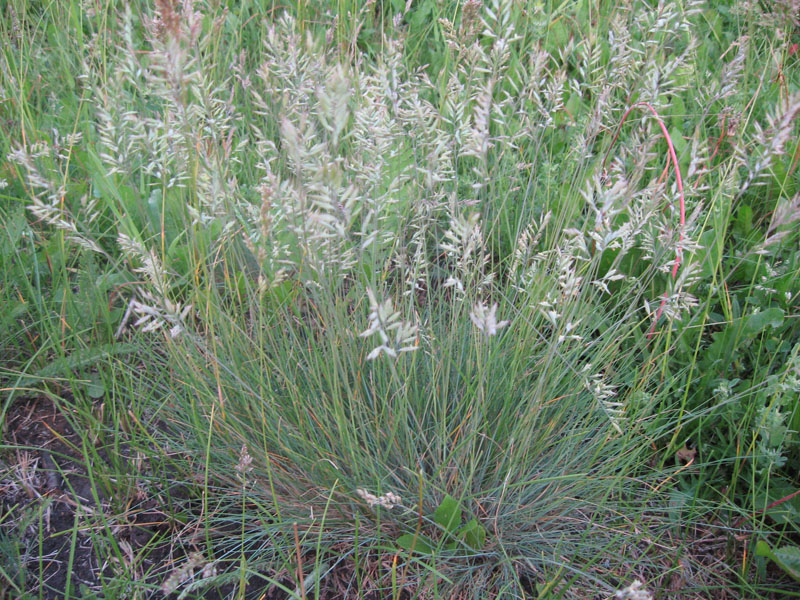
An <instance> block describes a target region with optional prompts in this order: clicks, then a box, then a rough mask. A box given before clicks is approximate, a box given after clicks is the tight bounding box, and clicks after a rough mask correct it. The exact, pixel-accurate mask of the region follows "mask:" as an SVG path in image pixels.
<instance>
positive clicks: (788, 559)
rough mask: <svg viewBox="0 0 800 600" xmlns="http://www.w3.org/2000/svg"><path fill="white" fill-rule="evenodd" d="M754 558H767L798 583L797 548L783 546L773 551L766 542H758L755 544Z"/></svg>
mask: <svg viewBox="0 0 800 600" xmlns="http://www.w3.org/2000/svg"><path fill="white" fill-rule="evenodd" d="M756 556H764V557H766V558H769V559H770V560H771V561H773V562H774V563H775V564H777V565H778V566H779V567H780V568H781V569H783V570H784V571H785V572H786V574H787V575H789V576H790V577H792V579H796V580H797V581H800V548H798V547H797V546H783V547H781V548H778V549H777V550H774V551H773V550H772V548H770V545H769V544H767V542H765V541H764V540H759V541H758V543H757V544H756Z"/></svg>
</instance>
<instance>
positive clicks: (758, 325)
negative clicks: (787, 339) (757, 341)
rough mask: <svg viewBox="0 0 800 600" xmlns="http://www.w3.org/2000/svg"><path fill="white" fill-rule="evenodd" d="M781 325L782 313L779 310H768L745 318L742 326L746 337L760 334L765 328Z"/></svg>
mask: <svg viewBox="0 0 800 600" xmlns="http://www.w3.org/2000/svg"><path fill="white" fill-rule="evenodd" d="M782 324H783V311H782V310H781V309H780V308H768V309H767V310H762V311H761V312H757V313H756V314H754V315H750V316H749V317H747V321H746V322H745V324H744V331H745V334H746V335H749V336H753V335H756V334H758V333H761V331H763V330H764V329H766V328H767V326H771V327H780V326H781V325H782Z"/></svg>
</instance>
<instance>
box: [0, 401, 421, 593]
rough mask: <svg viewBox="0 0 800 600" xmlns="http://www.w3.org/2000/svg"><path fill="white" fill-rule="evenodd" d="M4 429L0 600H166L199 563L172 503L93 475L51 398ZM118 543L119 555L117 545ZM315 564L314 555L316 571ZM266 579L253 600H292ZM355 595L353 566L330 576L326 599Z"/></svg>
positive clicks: (31, 405) (19, 405)
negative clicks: (165, 506)
mask: <svg viewBox="0 0 800 600" xmlns="http://www.w3.org/2000/svg"><path fill="white" fill-rule="evenodd" d="M64 404H65V405H68V401H64ZM0 426H2V433H3V440H2V444H0V600H5V599H12V598H13V599H24V600H27V599H29V598H30V599H33V598H37V599H44V600H56V599H62V598H120V599H121V598H125V599H127V598H164V597H166V596H165V593H164V591H163V590H162V586H163V585H164V584H165V583H167V582H168V581H169V580H170V577H172V578H173V579H175V578H177V577H178V576H179V575H180V572H181V570H180V569H176V568H175V567H176V566H180V565H184V566H185V565H187V563H191V560H187V558H188V557H190V556H191V555H192V554H193V553H194V552H196V551H197V550H198V548H197V547H196V546H195V547H193V546H192V545H191V543H189V544H184V543H183V542H181V541H180V540H181V539H184V538H186V537H187V535H186V530H187V527H186V524H185V520H186V519H185V520H184V522H178V521H175V520H174V519H171V518H170V517H169V515H168V514H167V513H166V512H164V511H162V510H161V507H160V505H159V504H160V502H163V496H161V497H160V498H161V499H159V497H152V495H151V497H148V494H144V493H142V490H141V489H140V488H139V487H137V486H136V484H133V485H132V486H131V494H130V495H131V497H130V498H110V497H108V496H107V494H105V493H104V492H103V491H102V482H98V481H94V482H93V481H92V478H91V476H90V475H91V474H90V473H89V471H88V470H87V468H86V464H87V459H86V457H85V454H86V448H85V447H84V448H82V441H81V436H79V435H78V434H77V433H76V432H75V431H74V430H73V428H72V427H71V426H70V424H69V421H68V419H66V418H65V417H64V415H63V414H62V412H61V411H60V410H59V409H58V407H57V406H56V405H55V404H54V403H53V402H52V401H51V400H49V399H47V398H46V397H41V396H40V397H35V398H27V399H22V400H17V401H16V402H15V403H14V404H13V405H12V406H11V407H10V408H9V410H8V413H7V414H6V419H5V423H4V424H0ZM92 451H93V454H92V453H90V456H93V458H92V459H91V460H92V461H96V460H103V461H108V460H109V459H110V457H109V455H108V451H107V450H106V449H103V448H101V447H99V445H97V446H96V447H95V448H93V449H92ZM126 454H127V449H126V448H125V446H124V445H122V446H121V447H119V449H118V456H117V458H118V459H119V460H133V459H132V458H130V457H128V456H126ZM115 488H117V489H118V488H119V486H118V485H115ZM168 494H169V497H170V502H172V503H173V509H174V508H175V506H176V505H179V506H181V510H182V511H183V512H184V513H189V514H190V515H191V516H190V517H189V518H188V520H189V521H192V518H195V519H197V520H199V507H198V505H197V503H196V502H193V499H192V497H191V496H192V495H191V493H190V490H189V489H187V488H186V487H185V486H181V485H176V486H174V487H173V488H172V489H170V490H169V491H168ZM195 497H196V494H195ZM193 508H194V510H193ZM192 513H194V514H192ZM197 520H196V521H195V522H197ZM109 530H110V533H111V535H109ZM110 537H113V539H114V540H115V545H116V548H112V547H110V545H109V538H110ZM188 537H190V538H191V537H193V536H191V535H190V536H188ZM313 562H314V559H313V557H308V561H307V564H313ZM202 567H203V565H202V564H201V565H198V566H196V567H195V568H194V569H191V571H190V573H191V575H192V576H193V577H194V578H199V577H201V574H202ZM185 573H186V569H185V568H184V574H185ZM131 579H135V580H137V590H136V591H134V590H132V589H130V588H128V589H126V588H125V587H124V585H125V582H128V581H130V580H131ZM258 579H259V578H251V582H250V583H249V584H248V585H247V587H246V590H245V594H244V597H245V598H253V599H256V598H257V599H259V600H282V599H284V598H290V597H292V596H291V595H290V594H287V593H286V592H285V591H283V590H281V589H280V587H279V586H276V585H274V584H270V583H268V582H267V581H266V580H265V579H261V580H258ZM271 581H273V582H274V581H277V582H278V583H279V584H280V585H281V586H283V587H284V588H288V589H290V590H293V589H295V587H296V582H295V580H294V578H293V577H291V576H289V574H288V573H285V572H284V573H282V574H281V573H272V574H271ZM376 587H377V586H376ZM184 589H185V588H184V587H180V586H179V587H178V590H177V591H176V592H174V593H172V594H169V595H168V597H172V598H177V597H178V596H179V595H181V592H183V591H184ZM142 590H144V591H142ZM238 592H239V590H238V588H237V587H235V586H234V584H227V585H220V586H218V587H216V588H212V587H210V586H206V587H201V588H198V589H197V590H196V591H194V592H190V593H188V594H185V595H182V597H184V598H210V599H217V598H218V599H222V598H233V597H237V598H239V597H240V596H239V595H238ZM352 592H353V567H352V565H347V564H344V563H343V564H342V565H341V566H339V567H337V568H335V569H334V570H333V571H332V572H331V573H329V574H328V575H327V576H326V577H325V579H324V581H323V582H322V585H321V587H320V595H319V597H320V598H321V599H322V600H345V598H348V597H353V593H352ZM359 597H361V598H364V599H365V600H383V599H384V598H389V597H391V594H390V593H389V594H387V593H386V591H372V592H368V593H364V592H363V590H362V593H361V594H360V595H359ZM400 597H401V598H403V599H404V600H406V599H408V598H409V597H410V594H408V593H407V590H402V593H401V594H400Z"/></svg>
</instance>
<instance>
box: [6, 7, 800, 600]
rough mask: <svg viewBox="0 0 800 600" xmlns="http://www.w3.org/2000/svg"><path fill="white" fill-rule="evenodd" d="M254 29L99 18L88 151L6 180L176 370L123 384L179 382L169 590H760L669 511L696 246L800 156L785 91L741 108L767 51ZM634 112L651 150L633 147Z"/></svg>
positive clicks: (620, 31)
mask: <svg viewBox="0 0 800 600" xmlns="http://www.w3.org/2000/svg"><path fill="white" fill-rule="evenodd" d="M245 4H247V7H246V8H243V9H242V10H243V11H244V13H246V12H247V11H250V12H251V13H252V14H251V19H252V20H253V21H252V22H253V26H248V25H247V24H246V23H244V22H243V18H242V17H241V15H234V14H233V11H232V10H230V11H229V10H227V9H223V8H221V6H220V3H219V2H214V1H211V0H209V1H208V2H200V1H197V2H193V1H191V0H184V1H183V2H180V3H178V2H173V1H172V0H157V1H156V2H155V5H154V7H153V8H150V7H149V6H148V7H144V6H139V5H138V4H136V3H125V4H123V5H120V6H115V5H109V7H108V8H107V9H104V12H103V13H102V14H103V15H105V17H104V18H107V19H108V20H109V22H110V23H112V24H109V25H107V27H108V29H107V30H104V31H95V32H94V35H92V36H91V38H90V39H89V40H88V42H87V43H86V44H85V45H84V46H83V47H82V48H81V49H79V50H76V52H78V53H79V54H78V56H79V69H80V74H79V76H78V77H77V78H76V81H75V85H76V86H77V89H78V90H79V93H80V96H81V98H82V99H83V100H82V106H85V108H84V109H83V110H82V111H81V112H80V114H79V116H78V117H77V119H76V125H75V131H72V132H71V133H70V135H69V136H68V137H66V138H64V139H63V140H62V143H61V145H60V146H59V147H58V148H56V147H55V146H54V145H53V144H52V143H47V142H45V141H36V142H25V141H23V140H19V141H17V142H16V143H15V145H14V146H13V147H12V148H11V149H10V151H9V159H10V161H12V162H13V164H14V165H15V169H16V172H18V173H19V176H20V182H21V183H20V185H21V186H24V190H25V192H26V197H27V203H28V204H27V206H28V209H29V214H30V215H32V218H33V219H35V220H36V222H37V226H39V227H42V228H50V229H49V230H50V231H51V232H53V234H54V235H55V234H58V235H61V236H63V239H64V240H65V243H66V244H71V245H72V247H74V251H75V252H77V253H85V254H90V255H94V256H95V257H96V260H98V261H102V262H103V263H104V264H106V265H110V266H109V268H110V269H112V270H114V271H115V272H116V273H118V274H119V276H120V277H121V278H123V279H124V284H122V285H121V286H120V287H119V288H118V292H119V293H118V295H117V298H118V299H119V301H120V302H122V307H121V308H122V309H123V310H120V311H119V313H120V314H119V316H118V318H117V320H116V322H115V323H114V325H115V327H114V336H115V337H116V338H117V339H142V337H143V336H148V337H147V339H148V344H149V346H148V347H149V348H150V349H151V350H150V351H149V353H148V354H147V355H146V360H145V361H144V364H145V365H146V367H141V364H142V363H139V362H137V363H136V367H135V368H134V367H133V365H131V366H129V367H125V366H120V367H119V368H121V369H122V370H126V371H127V375H126V379H125V380H126V381H132V380H136V375H137V373H136V371H137V370H138V369H141V368H145V370H147V369H157V370H159V371H160V372H162V373H168V374H169V377H168V382H167V383H163V384H160V385H159V387H158V388H155V389H153V390H152V394H151V396H150V398H148V399H146V402H147V405H146V409H145V410H144V413H143V414H144V419H145V420H144V421H142V422H140V423H139V425H140V426H141V427H142V428H144V429H146V431H147V433H146V435H145V434H143V435H142V437H141V442H142V452H144V453H147V452H156V450H155V449H156V448H157V449H158V450H157V451H158V452H163V453H164V454H165V455H167V456H168V457H169V461H170V464H171V465H172V466H171V469H172V471H171V472H172V473H173V474H172V475H171V476H172V477H174V478H175V479H176V480H179V481H182V482H184V483H190V484H191V485H192V486H194V489H195V490H197V493H196V498H197V503H196V506H195V507H194V508H195V510H194V512H193V513H192V514H191V515H190V516H189V517H187V518H186V523H185V526H184V527H182V528H181V529H180V531H179V532H178V533H176V540H175V541H174V543H175V546H176V547H178V546H180V547H182V548H184V550H185V552H184V554H185V558H183V559H181V560H182V562H180V561H178V562H179V564H173V565H168V566H165V568H164V570H163V573H159V577H161V576H162V575H163V577H161V579H160V585H161V590H162V591H163V592H166V593H172V592H185V593H187V594H188V593H194V594H202V593H203V590H204V589H206V587H208V586H212V585H219V584H233V585H236V586H238V587H237V589H238V590H240V593H241V595H242V597H244V594H245V590H250V589H253V587H258V586H263V588H264V589H271V590H272V592H270V593H275V590H278V589H280V590H282V591H283V592H284V593H285V594H287V595H288V597H303V598H306V597H312V596H313V597H334V591H333V590H337V591H336V593H339V594H341V596H338V597H347V598H350V597H353V598H355V597H373V596H368V595H367V594H369V593H370V592H376V593H379V594H380V597H394V598H401V597H415V598H439V597H442V598H466V597H475V598H477V597H497V598H530V597H534V598H536V597H538V598H593V597H598V598H600V597H602V598H610V597H614V596H616V597H618V598H652V596H651V594H650V592H649V591H648V590H672V592H671V593H675V594H678V593H686V594H688V596H687V597H701V596H700V595H696V596H692V595H691V594H700V593H702V592H700V591H698V590H706V589H713V588H714V586H721V585H723V584H722V583H721V582H722V581H725V580H726V579H732V580H735V579H736V577H737V576H738V575H737V572H735V567H724V566H721V563H719V564H715V565H714V567H713V568H710V567H709V565H708V564H703V562H702V560H701V559H700V558H698V557H697V556H695V555H693V554H691V553H690V552H687V551H686V548H685V546H683V545H682V538H683V536H684V535H685V533H686V531H687V528H689V527H691V525H693V524H694V523H701V522H703V523H704V522H706V521H707V520H708V521H710V520H712V516H711V515H712V513H714V508H713V507H712V506H711V505H710V504H706V503H705V500H704V499H702V498H697V497H696V498H691V499H687V495H686V494H685V493H683V492H682V491H676V487H675V483H676V481H677V480H678V479H679V475H680V474H681V473H682V472H683V471H684V469H686V468H687V467H686V465H685V464H684V462H685V461H684V462H681V461H680V460H675V459H674V456H675V450H676V448H674V447H673V446H674V445H675V441H676V440H677V439H679V438H678V437H677V435H678V434H677V433H676V432H678V431H679V429H678V426H679V425H680V426H685V425H686V423H687V422H692V420H693V419H697V418H699V417H698V415H697V414H694V413H687V410H686V409H685V408H686V407H685V405H683V404H681V398H680V395H679V394H677V393H675V395H667V394H665V393H664V390H665V389H670V393H672V392H674V390H672V389H671V388H670V378H671V377H673V375H674V376H675V377H677V376H678V374H680V373H685V372H686V371H690V370H691V369H692V368H693V367H694V365H693V364H692V365H690V366H687V367H684V369H683V370H681V369H676V371H677V372H678V374H674V373H673V371H672V369H673V367H672V366H670V363H669V360H670V358H669V357H670V355H671V354H672V352H673V351H674V349H675V348H676V347H677V346H678V345H679V344H681V343H683V342H684V341H685V339H686V337H687V336H689V335H690V332H691V331H692V327H699V325H698V319H700V318H701V317H699V316H698V315H703V314H704V312H703V311H704V302H706V303H707V302H708V300H704V298H708V297H710V296H707V295H709V294H711V293H712V292H711V291H710V290H712V289H718V288H719V287H720V286H723V285H724V281H722V279H724V276H723V275H722V274H721V273H720V272H719V269H718V267H719V260H720V252H719V251H716V250H713V251H712V250H710V249H709V244H708V242H707V241H704V242H703V243H701V240H709V236H708V235H707V234H708V232H710V231H716V232H722V231H723V230H724V228H725V225H724V224H725V223H727V222H728V221H729V220H730V218H731V214H732V211H733V210H734V207H735V205H736V202H737V201H738V200H739V199H740V198H741V197H742V195H743V194H745V193H747V190H750V189H752V188H754V187H755V186H757V185H759V184H760V183H763V182H764V180H767V179H768V178H769V177H770V176H771V170H770V169H771V165H774V164H775V162H776V161H779V160H781V159H782V158H783V157H784V155H785V154H786V152H787V148H788V144H789V140H790V138H791V136H792V135H794V134H795V133H796V125H795V119H796V117H797V115H798V114H799V113H800V95H798V94H797V92H796V91H795V92H794V93H793V94H792V93H788V92H787V93H786V94H781V95H780V96H779V98H778V100H777V101H775V102H774V103H773V105H774V106H773V105H770V107H769V108H764V109H763V110H762V109H761V108H759V111H760V112H759V111H755V110H750V109H749V108H748V106H749V104H748V103H749V102H750V101H751V100H752V96H753V95H756V96H757V95H758V94H759V93H761V92H760V91H755V92H752V90H754V89H757V88H759V86H765V87H768V84H769V82H768V81H767V80H768V77H769V75H768V74H767V71H768V69H767V70H765V71H764V72H763V73H759V72H754V69H753V67H751V66H750V64H749V63H748V60H749V56H750V54H749V53H750V52H752V50H751V46H750V44H753V43H756V42H757V41H759V40H761V41H762V42H763V39H766V38H764V37H763V35H762V37H759V35H760V34H757V33H756V32H751V35H750V36H749V37H748V36H746V35H742V36H741V37H738V38H736V39H732V40H728V41H727V42H726V44H725V47H721V48H718V54H717V55H715V57H717V58H718V59H719V60H720V61H721V62H722V63H723V66H722V68H721V69H718V70H712V69H708V68H706V66H707V64H708V61H709V60H710V59H709V55H708V52H709V50H708V49H707V48H705V49H704V48H703V47H702V46H703V44H702V43H701V40H698V38H697V34H696V32H697V31H698V30H699V28H700V26H701V25H702V26H703V27H708V20H709V19H710V18H711V15H710V13H709V8H708V6H707V5H706V4H705V3H703V2H699V1H696V0H688V1H683V2H678V1H660V2H657V3H655V2H638V1H632V2H626V3H621V4H619V5H618V6H617V5H614V6H612V3H608V5H605V4H604V3H599V4H600V7H598V6H595V4H596V3H591V2H577V3H575V6H572V5H571V4H570V3H561V4H560V6H556V5H558V4H559V3H554V4H553V5H552V6H550V5H549V4H548V7H547V9H545V7H544V5H542V6H540V4H541V3H521V2H513V1H512V0H491V1H489V2H485V3H481V2H477V1H474V0H467V1H466V2H464V3H461V4H456V3H454V4H453V10H452V11H442V13H441V17H442V18H441V19H439V20H437V21H436V22H435V23H432V25H431V26H432V27H433V28H434V29H435V31H436V33H435V37H433V38H432V39H435V40H438V41H437V43H438V44H439V47H440V51H439V53H438V54H437V55H436V56H437V59H436V63H435V64H436V70H434V69H430V68H428V69H426V68H423V67H418V66H414V64H413V61H412V60H411V59H410V58H409V53H410V52H411V51H412V49H411V48H409V47H408V44H407V42H408V40H409V39H411V37H410V33H411V32H410V30H411V29H412V28H413V23H412V22H411V20H410V19H409V18H406V19H404V18H403V15H398V16H396V17H394V15H392V17H394V21H393V23H392V24H391V25H390V24H389V23H388V22H386V23H384V24H383V27H382V28H381V24H379V23H378V22H377V21H378V17H377V16H376V14H379V13H380V10H383V9H382V8H381V7H380V6H379V4H376V3H367V4H366V6H365V7H364V8H362V9H361V10H360V11H359V12H355V9H354V8H353V11H354V12H353V13H351V14H350V17H349V18H350V20H351V22H349V23H347V24H346V25H345V24H344V23H343V21H344V20H345V18H346V15H345V14H339V15H337V16H336V17H335V18H330V19H329V20H328V21H325V23H326V25H325V26H318V27H310V26H309V23H310V21H309V20H308V19H307V18H305V19H304V18H302V15H303V14H305V12H304V11H302V12H301V18H300V19H296V18H295V17H293V16H292V15H291V14H290V12H285V13H284V12H281V11H278V10H275V11H269V12H267V11H261V12H260V11H259V9H258V7H257V6H251V5H250V4H249V3H245ZM394 4H395V3H392V6H394ZM409 4H411V3H409ZM545 4H546V3H545ZM302 6H304V4H301V7H302ZM308 8H309V7H307V6H305V9H304V10H308ZM298 10H299V9H298ZM406 10H408V8H406ZM244 13H243V14H244ZM322 16H324V15H322ZM306 17H307V15H306ZM328 17H330V15H328ZM98 18H99V17H97V16H95V17H93V18H88V17H87V23H86V24H85V27H86V28H87V31H92V30H93V27H94V26H95V25H93V24H96V23H97V22H98ZM248 23H250V21H248ZM353 23H357V25H353ZM362 24H367V25H369V28H372V29H370V30H371V31H373V33H372V35H375V36H377V37H376V38H375V41H374V43H372V44H366V43H365V42H364V39H365V36H366V35H367V34H366V33H364V30H365V29H367V27H365V28H362V27H361V25H362ZM112 31H113V34H112V33H111V32H112ZM374 31H377V32H378V33H374ZM359 36H361V37H359ZM726 39H727V38H725V37H724V36H721V37H720V39H719V41H718V42H717V44H720V43H722V41H723V40H726ZM237 44H238V45H237ZM759 77H760V79H759ZM743 89H747V90H751V91H750V92H748V93H749V96H748V94H747V93H743V92H742V91H741V90H743ZM678 100H679V101H680V103H678ZM637 103H639V104H642V103H646V104H647V106H649V107H650V108H651V109H652V111H653V113H655V114H654V115H653V114H650V113H649V112H647V113H645V112H642V113H635V112H634V113H631V114H630V116H627V119H625V118H624V117H625V116H626V115H627V114H628V111H629V110H630V108H631V107H632V106H634V105H636V104H637ZM758 106H759V107H762V104H759V105H758ZM723 119H724V120H725V122H726V123H728V125H726V126H725V127H727V129H726V131H728V132H729V134H728V136H727V137H726V138H725V140H724V151H719V146H720V143H719V142H718V140H717V137H715V135H712V134H711V133H710V131H712V130H713V131H714V132H715V134H717V132H718V129H717V126H718V125H719V123H721V122H723ZM734 120H735V121H736V127H735V131H734V127H733V126H732V125H731V122H732V121H734ZM623 121H624V122H623ZM664 132H666V133H667V134H668V135H667V136H664ZM617 133H618V134H619V136H620V137H619V139H616V137H615V134H617ZM665 137H666V138H669V142H668V140H667V139H665ZM720 139H721V138H720ZM78 170H80V174H81V176H85V177H86V178H87V179H88V180H89V181H90V183H89V185H88V189H86V190H85V194H73V193H72V190H73V187H72V183H71V178H72V177H73V176H74V174H75V173H76V172H77V171H78ZM679 182H680V183H681V189H679V188H678V184H679ZM782 198H783V197H782ZM779 202H783V203H784V204H781V206H784V205H785V206H790V207H792V206H794V207H795V208H796V202H795V204H791V201H789V200H788V199H787V198H783V199H782V200H780V201H779ZM684 203H685V218H684V210H683V209H684ZM784 213H785V215H784ZM795 213H796V210H795V211H794V212H792V210H789V209H786V210H784V211H783V212H782V213H780V214H781V215H784V216H786V221H785V222H781V223H779V224H777V225H776V226H775V227H774V228H772V229H771V230H770V231H771V233H772V234H774V233H775V232H781V233H782V236H781V238H780V239H775V240H772V242H770V243H773V244H778V243H785V242H786V241H787V240H789V239H796V236H795V235H794V233H793V232H790V225H791V222H792V221H793V220H795V219H796V218H797V216H796V214H795ZM720 234H721V235H723V237H724V234H722V233H720ZM787 236H788V237H787ZM765 243H766V242H765ZM766 247H767V246H765V248H766ZM717 250H719V248H717ZM715 261H716V262H715ZM706 306H707V305H706ZM692 339H693V338H692ZM687 343H688V342H687ZM158 379H159V380H160V381H162V382H163V381H165V378H163V377H162V378H158ZM692 502H694V504H693V506H692V510H691V511H690V510H688V508H687V505H688V504H691V503H692ZM190 550H191V551H190ZM177 556H180V554H178V555H177ZM212 567H213V568H212ZM181 569H183V571H181ZM201 569H202V573H201ZM195 570H196V571H197V574H196V575H195V576H194V577H193V578H190V577H188V576H184V575H186V574H187V573H194V572H195ZM170 573H172V575H171V576H170ZM742 579H746V578H742ZM150 584H151V585H152V582H150ZM740 585H741V586H742V589H743V590H745V592H743V594H744V595H743V596H742V597H746V593H747V589H748V583H747V582H746V581H743V582H740ZM270 586H271V587H270ZM326 594H327V595H326ZM374 597H378V596H374ZM658 597H667V596H663V595H662V596H658Z"/></svg>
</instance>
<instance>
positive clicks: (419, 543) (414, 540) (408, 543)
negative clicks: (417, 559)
mask: <svg viewBox="0 0 800 600" xmlns="http://www.w3.org/2000/svg"><path fill="white" fill-rule="evenodd" d="M397 545H398V546H400V547H401V548H402V549H403V550H408V551H409V552H412V549H413V552H419V553H420V554H433V545H432V544H431V543H430V542H428V541H427V540H426V539H425V538H423V537H422V536H419V535H413V534H411V533H407V534H405V535H401V536H400V537H399V538H397Z"/></svg>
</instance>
